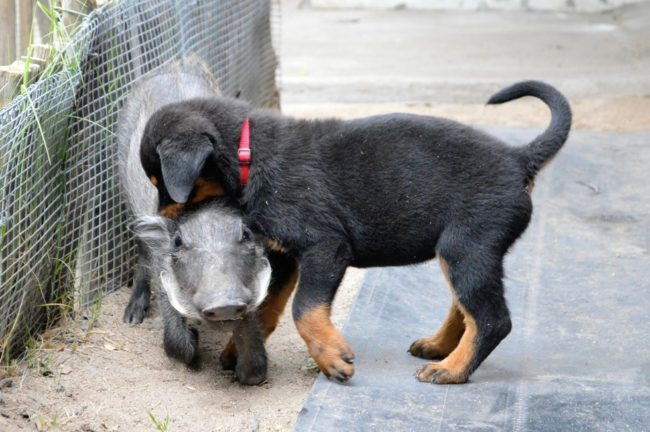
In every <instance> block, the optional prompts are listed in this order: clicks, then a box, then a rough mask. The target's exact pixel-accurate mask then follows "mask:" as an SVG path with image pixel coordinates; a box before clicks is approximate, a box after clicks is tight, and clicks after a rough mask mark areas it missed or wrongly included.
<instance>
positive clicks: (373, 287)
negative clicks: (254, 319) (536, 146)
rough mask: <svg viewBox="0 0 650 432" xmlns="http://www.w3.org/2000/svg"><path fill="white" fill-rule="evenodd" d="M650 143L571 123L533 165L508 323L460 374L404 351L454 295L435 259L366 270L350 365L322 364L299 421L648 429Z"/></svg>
mask: <svg viewBox="0 0 650 432" xmlns="http://www.w3.org/2000/svg"><path fill="white" fill-rule="evenodd" d="M489 131H491V132H493V133H494V134H495V135H497V136H500V137H502V138H504V139H505V140H506V141H507V142H510V143H512V144H513V145H515V144H523V143H525V142H528V141H529V140H530V139H532V138H533V137H534V136H535V135H536V132H538V131H537V130H531V129H514V128H495V127H492V128H489ZM649 141H650V133H648V132H646V133H637V134H614V133H588V132H584V133H583V132H581V133H574V134H572V136H571V138H570V141H569V143H568V144H567V145H566V147H565V148H564V149H563V150H562V152H561V153H560V154H559V155H558V157H557V158H556V159H555V160H554V161H553V163H552V164H550V165H549V167H548V168H547V169H546V170H545V171H543V172H542V173H541V174H540V175H539V177H538V181H537V185H536V187H535V191H534V196H533V201H534V204H535V212H534V216H533V220H532V222H531V225H530V226H529V228H528V230H527V232H526V233H525V235H524V237H523V238H522V239H521V240H520V241H519V242H518V243H517V244H516V245H515V247H514V249H513V250H512V251H511V253H510V254H509V255H508V258H507V260H506V275H507V278H506V281H505V283H506V290H507V299H508V303H509V306H510V309H511V312H512V317H513V332H512V333H511V334H510V336H509V337H508V338H506V340H505V341H503V342H502V343H501V345H500V346H499V347H497V349H496V350H495V351H494V352H493V353H492V355H491V356H490V357H488V359H487V360H486V361H485V362H484V364H483V365H482V366H481V367H480V368H479V369H478V371H477V372H476V373H475V374H474V375H473V377H472V379H471V382H470V383H468V384H466V385H462V386H436V385H430V384H423V383H419V382H417V381H416V379H415V377H414V371H415V369H416V368H417V367H418V366H419V365H421V364H422V363H424V360H421V359H417V358H414V357H411V356H410V355H409V354H407V352H406V350H407V348H408V347H409V345H410V343H411V342H412V341H413V340H415V339H416V338H418V337H421V336H424V335H430V334H432V333H433V331H434V330H435V329H436V328H437V326H438V325H439V324H440V322H441V321H442V319H443V317H444V315H445V312H446V310H447V308H448V306H449V302H450V298H449V292H448V289H447V286H446V284H445V282H444V279H443V277H442V275H441V274H440V271H439V269H438V267H437V265H435V263H428V264H426V265H422V266H417V267H401V268H382V269H373V270H370V271H369V272H368V274H367V277H366V280H365V282H364V284H363V285H362V287H361V289H360V292H359V295H358V298H357V299H356V301H355V303H354V305H353V308H352V311H351V314H350V317H349V320H348V322H347V324H346V325H345V328H344V330H343V333H344V335H345V337H346V339H347V340H348V342H349V343H350V345H351V346H352V347H353V349H354V350H355V352H356V374H355V376H354V377H353V379H352V381H351V382H350V383H349V384H348V385H339V384H335V383H333V382H330V381H328V380H327V379H325V378H324V377H323V376H322V375H321V376H320V377H319V378H318V380H317V381H316V383H315V385H314V387H313V389H312V391H311V394H310V396H309V398H308V400H307V402H306V403H305V406H304V408H303V410H302V411H301V413H300V416H299V418H298V421H297V424H296V428H295V430H296V431H300V432H302V431H314V432H315V431H335V430H345V431H375V430H376V431H385V430H396V431H397V430H408V431H433V430H435V431H448V430H454V431H458V430H472V431H492V430H494V431H497V430H499V431H500V430H514V431H523V430H526V431H594V430H598V431H617V432H618V431H644V430H645V431H647V430H650V295H649V294H650V285H649V284H650V282H649V281H650V266H649V265H648V263H649V262H650V260H649V250H650V200H649V199H648V196H649V194H650V187H649V186H648V182H647V169H648V167H649V166H650V147H648V142H649Z"/></svg>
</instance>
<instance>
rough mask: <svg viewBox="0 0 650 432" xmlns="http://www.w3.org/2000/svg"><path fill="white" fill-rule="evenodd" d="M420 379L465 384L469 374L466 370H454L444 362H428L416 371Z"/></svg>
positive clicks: (438, 382) (430, 381)
mask: <svg viewBox="0 0 650 432" xmlns="http://www.w3.org/2000/svg"><path fill="white" fill-rule="evenodd" d="M415 376H416V377H417V379H418V381H421V382H428V383H433V384H463V383H466V382H467V379H468V378H469V374H467V373H466V372H465V371H464V370H452V369H448V368H446V367H445V365H444V362H431V363H427V364H425V365H424V366H422V367H421V368H420V369H418V370H417V371H416V372H415Z"/></svg>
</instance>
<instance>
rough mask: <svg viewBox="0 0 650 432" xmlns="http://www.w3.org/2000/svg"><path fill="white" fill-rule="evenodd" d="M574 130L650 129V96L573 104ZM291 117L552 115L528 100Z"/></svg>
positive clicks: (538, 121)
mask: <svg viewBox="0 0 650 432" xmlns="http://www.w3.org/2000/svg"><path fill="white" fill-rule="evenodd" d="M571 107H572V109H573V129H574V130H578V129H585V130H594V131H619V132H622V131H626V132H634V131H641V130H648V129H650V114H649V113H650V95H645V96H623V97H617V98H609V99H584V100H577V101H571ZM283 111H284V113H285V114H287V115H292V116H296V117H305V118H322V117H339V118H346V119H347V118H354V117H361V116H366V115H374V114H385V113H391V112H409V113H415V114H423V115H431V116H439V117H447V118H451V119H454V120H457V121H460V122H462V123H466V124H477V125H503V126H531V127H546V126H547V125H548V122H549V114H548V109H547V108H546V106H545V105H544V104H543V103H542V102H541V101H539V100H537V99H533V98H525V99H522V100H518V101H512V102H508V103H507V104H504V105H499V106H497V105H492V106H486V105H474V104H436V105H432V104H430V103H423V102H413V103H408V102H406V103H404V102H400V103H377V104H352V103H351V104H345V103H341V104H333V103H330V104H327V103H321V104H292V105H285V106H283Z"/></svg>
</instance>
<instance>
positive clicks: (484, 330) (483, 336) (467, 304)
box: [417, 245, 511, 384]
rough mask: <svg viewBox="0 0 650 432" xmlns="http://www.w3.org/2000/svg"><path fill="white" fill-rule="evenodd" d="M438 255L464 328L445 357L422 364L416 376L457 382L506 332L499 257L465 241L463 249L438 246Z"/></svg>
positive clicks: (508, 326)
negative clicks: (457, 340)
mask: <svg viewBox="0 0 650 432" xmlns="http://www.w3.org/2000/svg"><path fill="white" fill-rule="evenodd" d="M438 255H439V257H440V260H441V263H442V267H443V270H445V269H446V270H447V271H446V273H447V278H448V280H449V281H450V284H451V287H452V291H453V294H454V297H455V299H454V300H455V302H457V305H458V310H459V311H460V313H461V314H462V317H463V324H464V332H463V333H462V336H461V338H460V340H459V342H458V345H457V346H456V348H454V350H453V351H451V353H449V355H448V356H447V357H445V358H444V359H443V360H441V361H438V362H431V363H427V364H426V365H424V366H423V367H422V368H421V369H420V370H419V371H418V373H417V378H418V379H419V380H420V381H425V382H434V383H437V384H460V383H464V382H467V380H468V378H469V376H470V374H471V373H472V372H473V371H474V370H476V368H477V367H478V366H479V365H480V364H481V363H482V362H483V360H485V358H486V357H487V356H488V355H489V354H490V353H491V352H492V350H494V348H496V346H497V345H498V344H499V342H501V340H503V338H505V337H506V336H507V335H508V333H509V332H510V329H511V321H510V315H509V313H508V308H507V306H506V302H505V298H504V297H503V283H502V281H501V279H502V277H503V268H502V261H503V257H502V256H496V255H495V254H494V253H493V252H491V250H490V248H488V247H482V246H481V245H471V246H469V245H468V247H466V248H463V250H458V249H454V248H450V249H449V250H445V249H441V250H440V251H439V254H438Z"/></svg>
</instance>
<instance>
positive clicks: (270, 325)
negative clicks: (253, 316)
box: [260, 267, 299, 339]
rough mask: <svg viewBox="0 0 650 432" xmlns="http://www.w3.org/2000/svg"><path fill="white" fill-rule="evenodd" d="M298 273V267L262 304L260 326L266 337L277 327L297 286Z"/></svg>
mask: <svg viewBox="0 0 650 432" xmlns="http://www.w3.org/2000/svg"><path fill="white" fill-rule="evenodd" d="M298 275H299V271H298V268H297V267H296V269H295V270H294V271H293V273H292V274H291V276H290V277H289V280H288V281H287V282H286V283H285V284H284V286H283V287H282V288H281V289H280V290H279V291H278V292H275V293H273V295H271V294H269V295H268V296H267V297H266V299H264V302H263V303H262V305H261V306H260V326H261V327H262V336H263V337H264V339H267V338H268V337H269V335H270V334H271V333H273V330H275V327H277V325H278V320H279V319H280V315H282V312H283V311H284V307H285V306H286V304H287V301H288V300H289V297H291V293H292V292H293V290H294V289H295V288H296V285H297V282H298Z"/></svg>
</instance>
